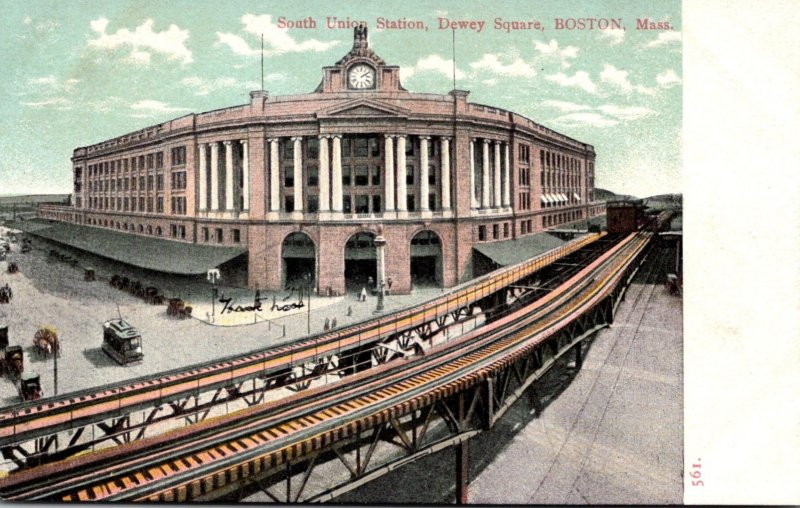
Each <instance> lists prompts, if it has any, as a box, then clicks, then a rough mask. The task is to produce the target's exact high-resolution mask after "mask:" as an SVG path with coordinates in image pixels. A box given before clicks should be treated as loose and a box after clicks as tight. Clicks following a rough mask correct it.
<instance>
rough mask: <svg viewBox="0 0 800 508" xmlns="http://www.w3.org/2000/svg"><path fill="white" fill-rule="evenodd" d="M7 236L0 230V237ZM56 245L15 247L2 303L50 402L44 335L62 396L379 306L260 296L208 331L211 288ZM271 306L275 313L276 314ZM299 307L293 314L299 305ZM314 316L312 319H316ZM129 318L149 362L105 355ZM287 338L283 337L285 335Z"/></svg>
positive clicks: (274, 340) (372, 301) (428, 291)
mask: <svg viewBox="0 0 800 508" xmlns="http://www.w3.org/2000/svg"><path fill="white" fill-rule="evenodd" d="M4 234H5V231H4V230H0V236H3V235H4ZM51 248H53V246H52V245H50V244H47V243H44V242H41V241H37V240H34V249H33V250H32V251H31V252H28V253H22V252H20V244H19V243H12V245H11V249H12V251H11V253H10V254H9V256H8V260H6V261H0V286H3V285H5V284H6V283H8V284H9V286H10V287H11V288H12V289H13V295H14V296H13V299H12V301H11V303H10V304H0V323H1V324H2V325H6V326H8V329H9V332H8V333H9V342H10V344H12V345H13V344H19V345H21V346H22V347H23V350H24V353H25V371H26V372H36V373H38V374H40V375H41V381H42V387H43V389H44V395H45V396H50V395H52V394H53V392H54V382H53V378H54V363H53V360H52V358H40V357H39V356H38V355H37V354H36V353H35V352H34V349H33V336H34V334H35V333H36V331H37V330H38V329H39V328H41V327H42V326H45V325H49V326H52V327H54V328H55V329H56V330H57V332H58V336H59V339H60V340H61V342H62V354H61V357H60V358H59V359H58V392H59V393H60V394H63V393H66V392H70V391H75V390H79V389H84V388H92V387H99V386H102V385H104V384H106V383H111V382H117V381H123V380H126V379H130V378H134V377H138V376H144V375H147V374H155V373H157V372H161V371H165V370H169V369H174V368H178V367H183V366H188V365H192V364H196V363H200V362H204V361H208V360H213V359H215V358H221V357H224V356H228V355H232V354H237V353H246V352H248V351H252V350H255V349H259V348H264V347H268V346H274V345H276V344H280V343H282V342H285V341H287V340H291V339H293V338H297V337H302V336H305V335H307V333H308V330H310V331H311V333H319V332H322V331H323V329H324V326H325V321H326V320H328V322H329V323H330V322H332V321H333V320H334V319H336V324H337V327H343V326H346V325H348V324H352V323H355V322H358V321H362V320H364V319H368V318H371V317H373V316H375V314H374V311H375V307H376V304H377V297H375V296H372V295H369V296H367V301H366V302H360V301H358V294H357V293H355V292H354V293H348V294H347V295H345V296H340V297H334V298H322V297H317V296H313V297H312V298H311V300H310V302H309V299H308V296H307V295H305V294H304V295H302V302H303V306H302V307H298V306H297V304H298V303H299V302H300V294H299V291H293V292H292V291H284V292H267V291H260V292H259V296H260V299H261V301H262V310H261V311H259V312H251V311H245V312H226V313H225V314H224V315H221V314H220V313H221V311H222V308H223V307H224V304H220V303H219V302H217V303H216V304H215V309H214V311H215V313H216V317H215V318H214V319H213V321H214V322H213V324H210V323H209V321H210V319H209V315H210V314H211V310H212V309H211V286H210V284H209V283H208V282H206V281H205V280H203V279H198V278H188V277H178V276H170V275H166V274H159V273H156V272H150V271H144V270H136V269H132V268H124V267H121V266H120V265H119V264H117V263H114V262H111V261H107V260H103V259H102V258H99V257H97V256H92V255H90V254H81V253H79V252H74V251H71V252H70V254H71V255H72V256H73V257H74V258H76V259H77V263H76V265H75V266H73V265H71V264H69V263H65V262H63V261H58V260H54V259H52V258H51V257H50V256H49V255H48V253H49V250H50V249H51ZM9 261H15V262H17V264H18V265H19V268H20V271H19V272H18V273H16V274H9V273H8V271H7V263H8V262H9ZM86 266H91V267H92V268H94V270H95V272H96V276H97V279H98V280H96V281H94V282H86V281H84V267H86ZM113 274H120V275H125V276H128V277H130V278H131V279H132V280H140V281H141V282H142V284H143V285H144V286H156V287H158V288H160V289H161V291H162V292H163V293H164V294H165V295H166V296H168V297H180V298H182V299H184V300H185V301H186V302H187V304H189V305H192V306H193V312H192V314H193V318H191V319H177V318H174V317H171V316H167V312H166V309H167V306H166V305H148V304H147V303H146V302H145V301H144V300H142V299H140V298H137V297H134V296H132V295H130V294H128V293H127V292H125V291H121V290H118V289H115V288H113V287H111V285H110V284H109V280H110V278H111V276H112V275H113ZM441 293H442V289H440V288H417V289H415V290H414V291H413V292H412V293H411V294H409V295H391V294H390V295H388V296H387V297H386V299H385V312H389V311H392V310H396V309H400V308H403V307H406V306H408V305H412V304H415V303H419V302H422V301H425V300H428V299H431V298H433V297H435V296H437V295H440V294H441ZM219 295H220V297H222V296H223V295H224V297H225V298H226V299H227V298H230V299H231V303H230V304H229V306H230V307H235V306H240V307H243V308H244V307H248V306H254V303H255V302H254V298H255V291H254V290H250V289H244V288H238V287H230V286H226V285H224V284H222V285H220V286H219ZM273 298H274V302H275V305H276V307H281V308H283V309H286V310H279V309H277V308H275V309H273V308H272V306H273ZM292 304H295V305H292ZM309 308H310V310H309ZM118 315H122V317H123V318H124V319H126V320H127V321H128V322H130V323H131V324H132V325H134V326H135V327H137V328H138V329H139V331H140V332H141V334H142V338H143V347H144V354H145V357H144V361H142V362H141V363H139V364H133V365H128V366H121V365H118V364H117V363H115V362H114V360H112V359H111V357H109V356H108V355H107V354H106V353H105V352H103V351H102V349H101V344H102V337H103V331H102V324H103V322H105V321H106V320H109V319H113V318H116V317H117V316H118ZM284 329H285V331H284ZM17 402H19V397H18V395H17V391H16V387H15V386H14V385H13V384H12V383H11V381H10V380H9V379H7V378H0V406H8V405H11V404H14V403H17Z"/></svg>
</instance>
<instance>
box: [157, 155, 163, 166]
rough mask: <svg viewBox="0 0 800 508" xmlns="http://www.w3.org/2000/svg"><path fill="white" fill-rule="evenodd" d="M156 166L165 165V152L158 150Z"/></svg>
mask: <svg viewBox="0 0 800 508" xmlns="http://www.w3.org/2000/svg"><path fill="white" fill-rule="evenodd" d="M156 167H157V168H163V167H164V152H156Z"/></svg>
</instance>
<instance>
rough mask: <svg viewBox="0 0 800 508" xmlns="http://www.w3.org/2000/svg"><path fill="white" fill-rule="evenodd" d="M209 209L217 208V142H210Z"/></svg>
mask: <svg viewBox="0 0 800 508" xmlns="http://www.w3.org/2000/svg"><path fill="white" fill-rule="evenodd" d="M211 210H214V211H216V210H219V143H218V142H216V141H215V142H213V143H211Z"/></svg>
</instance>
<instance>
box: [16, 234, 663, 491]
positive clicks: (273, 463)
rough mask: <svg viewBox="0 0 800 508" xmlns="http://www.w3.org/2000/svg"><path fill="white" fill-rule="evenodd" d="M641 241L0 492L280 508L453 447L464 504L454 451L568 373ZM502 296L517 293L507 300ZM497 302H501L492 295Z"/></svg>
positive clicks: (644, 237)
mask: <svg viewBox="0 0 800 508" xmlns="http://www.w3.org/2000/svg"><path fill="white" fill-rule="evenodd" d="M650 240H651V235H650V234H649V233H636V234H631V235H629V236H627V237H625V238H623V239H621V240H620V241H618V242H613V243H612V244H611V245H610V247H609V248H608V249H606V250H605V251H604V252H602V254H600V255H599V256H596V257H595V259H593V260H592V261H591V262H588V263H586V265H585V266H584V267H583V268H582V269H581V268H579V266H576V265H580V263H576V262H575V263H574V262H567V261H564V262H563V263H561V265H563V266H561V267H556V266H553V267H552V268H553V270H563V271H564V274H565V275H564V277H567V279H566V280H564V281H563V284H560V285H558V286H557V287H556V288H555V289H553V290H552V291H550V292H548V293H546V294H542V295H540V296H538V297H537V296H536V291H538V290H539V289H538V288H540V287H542V286H547V282H548V281H546V280H539V281H537V280H533V279H525V278H524V277H516V278H514V277H508V278H506V279H505V280H504V279H502V278H501V279H499V280H498V279H494V280H493V281H492V282H493V283H495V284H497V286H496V289H495V291H487V292H484V293H482V294H481V295H480V298H475V299H473V300H472V301H471V302H470V301H469V298H465V300H464V301H465V302H467V303H470V304H471V303H472V302H475V303H474V304H475V306H476V307H479V305H480V304H479V303H478V302H482V303H483V305H484V306H485V307H486V309H487V310H488V309H495V307H496V306H495V307H491V305H490V304H487V302H490V301H491V300H489V299H487V297H488V298H496V299H498V300H497V301H495V302H494V303H498V302H502V301H503V299H504V300H505V306H506V309H505V310H497V309H495V310H493V312H492V313H490V318H489V319H485V322H484V323H483V324H482V326H481V327H480V328H477V329H469V328H467V329H465V330H463V333H462V335H461V336H459V337H458V338H454V339H452V340H450V341H443V342H441V343H439V344H433V345H432V346H431V347H430V348H429V349H427V350H425V351H423V353H424V354H418V355H410V356H408V357H403V358H402V359H401V358H395V359H393V360H390V361H387V362H386V363H383V364H379V365H375V366H373V368H372V369H369V370H358V369H356V372H354V373H353V374H351V375H350V376H348V377H347V378H346V379H343V380H341V381H338V382H332V383H329V384H319V385H317V386H310V387H309V389H307V390H305V391H300V392H297V393H296V394H294V395H291V396H289V397H286V398H284V399H281V400H278V401H272V402H269V403H262V404H258V405H253V406H252V407H250V408H248V409H244V410H241V411H236V412H232V413H230V414H227V415H222V416H219V417H217V418H213V419H208V420H206V421H204V422H201V423H197V424H195V425H190V426H187V427H184V428H181V429H177V430H175V431H172V432H170V433H169V434H168V435H159V436H154V437H149V438H147V439H144V440H142V441H138V442H135V441H134V442H131V443H123V444H122V445H120V446H119V447H118V448H112V449H107V450H101V451H98V452H96V453H91V454H88V455H84V456H82V457H75V458H71V459H66V460H64V461H63V462H59V463H53V464H47V465H44V466H41V467H36V468H30V469H27V470H22V471H20V472H18V473H16V474H13V475H11V476H9V477H8V478H7V479H5V480H3V481H0V494H2V495H3V496H5V497H7V498H9V499H53V500H95V499H96V500H100V499H102V500H154V501H155V500H158V501H186V500H211V499H219V498H225V497H228V496H234V497H236V496H239V495H241V494H242V493H245V492H248V491H249V490H252V489H256V488H258V489H263V490H264V491H265V492H267V495H268V496H269V497H271V498H274V499H275V500H280V501H282V502H283V501H287V500H288V501H315V500H316V501H320V500H326V499H332V498H334V497H336V496H337V495H340V494H341V493H342V492H344V491H346V490H349V489H351V488H353V487H355V486H357V485H360V484H361V483H364V482H366V481H368V480H370V479H372V478H374V477H377V476H380V475H382V474H385V473H386V472H387V471H390V470H392V469H394V468H397V467H400V466H402V465H403V464H406V463H408V462H411V461H413V460H415V459H416V458H418V457H420V456H422V455H425V454H429V453H433V452H435V451H437V450H440V449H443V448H445V447H448V446H454V445H455V446H457V457H458V458H459V461H458V464H459V465H460V468H459V469H460V471H461V474H460V475H459V478H458V482H457V485H458V486H459V497H460V498H461V499H465V498H466V485H467V481H466V470H467V468H465V466H466V465H467V464H466V461H467V457H468V452H467V450H466V446H467V445H466V443H467V441H468V439H469V438H470V437H472V436H474V435H475V434H477V433H478V432H480V431H482V430H485V429H489V428H491V427H492V426H493V425H494V423H495V422H496V421H497V419H498V418H500V417H501V416H502V415H503V414H504V413H505V412H506V411H507V409H508V408H509V407H510V406H511V404H513V403H514V401H516V400H518V399H519V398H520V397H522V396H524V395H525V393H526V389H527V388H528V387H530V385H531V384H533V383H534V381H535V380H536V379H538V378H539V377H541V375H542V374H543V373H544V372H545V371H547V369H549V368H550V367H551V366H552V365H553V363H554V362H555V361H556V359H558V358H559V357H561V356H563V355H565V354H567V353H568V352H570V351H574V352H575V355H576V357H575V358H576V362H577V364H578V365H580V362H581V360H582V348H581V343H582V341H583V339H585V338H586V337H588V336H590V335H591V334H593V333H594V332H596V331H597V330H598V329H600V328H602V327H603V326H607V325H608V323H609V322H610V321H611V320H612V319H613V316H614V312H615V308H616V305H617V304H618V302H619V301H620V299H621V298H622V297H623V295H624V286H625V285H626V284H627V282H629V281H630V280H631V279H632V277H633V274H634V273H635V271H636V270H637V269H638V267H639V265H640V264H641V263H642V261H643V259H644V255H645V253H646V250H647V248H648V247H649V245H650ZM576 250H579V249H576ZM562 257H564V256H562ZM553 261H555V260H553ZM548 264H553V263H552V262H551V263H548ZM531 274H533V272H531ZM489 275H492V274H489ZM494 275H495V276H498V274H494ZM528 275H530V274H528ZM513 285H516V286H521V287H522V289H521V290H520V288H512V289H513V291H511V290H509V289H508V288H510V286H513ZM500 290H502V291H501V295H503V296H493V293H495V292H497V291H500ZM423 333H428V335H429V339H432V338H433V337H435V334H431V333H430V331H424V332H423ZM393 340H394V339H393ZM381 349H383V350H385V348H381ZM362 353H363V352H362ZM362 360H363V361H364V362H366V360H365V359H363V358H362ZM371 361H372V359H371ZM358 363H359V362H355V364H356V365H358ZM528 393H529V394H531V393H534V392H530V391H529V392H528ZM534 397H535V395H534ZM387 448H388V450H387ZM331 464H341V465H342V467H341V468H338V471H339V472H340V473H341V472H344V474H343V475H342V474H340V475H339V476H338V479H339V481H338V483H337V482H334V485H333V486H328V487H325V488H322V489H320V488H316V490H314V489H310V488H309V485H311V483H312V482H310V481H309V479H310V478H311V477H312V475H313V474H314V472H315V471H317V470H319V469H320V468H325V467H333V466H331ZM317 476H318V475H317ZM325 476H326V477H329V478H337V476H336V475H328V474H326V475H325ZM277 483H280V486H279V487H278V486H277V485H276V484H277ZM315 485H316V484H315ZM276 487H278V488H279V490H276Z"/></svg>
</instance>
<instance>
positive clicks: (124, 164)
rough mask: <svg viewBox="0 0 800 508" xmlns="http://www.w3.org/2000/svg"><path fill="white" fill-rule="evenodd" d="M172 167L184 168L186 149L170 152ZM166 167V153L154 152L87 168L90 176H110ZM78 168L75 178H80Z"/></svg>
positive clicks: (176, 148)
mask: <svg viewBox="0 0 800 508" xmlns="http://www.w3.org/2000/svg"><path fill="white" fill-rule="evenodd" d="M170 159H171V165H172V166H182V165H184V164H186V147H185V146H177V147H174V148H172V150H171V151H170ZM163 167H164V152H160V151H159V152H154V153H148V154H144V155H138V156H134V157H125V158H122V159H114V160H110V161H103V162H98V163H95V164H89V165H88V166H87V168H88V173H89V176H100V175H108V174H114V173H120V172H127V171H129V170H130V171H138V170H141V169H161V168H163ZM78 169H80V168H77V169H76V171H75V176H76V178H77V177H80V173H79V171H78Z"/></svg>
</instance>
